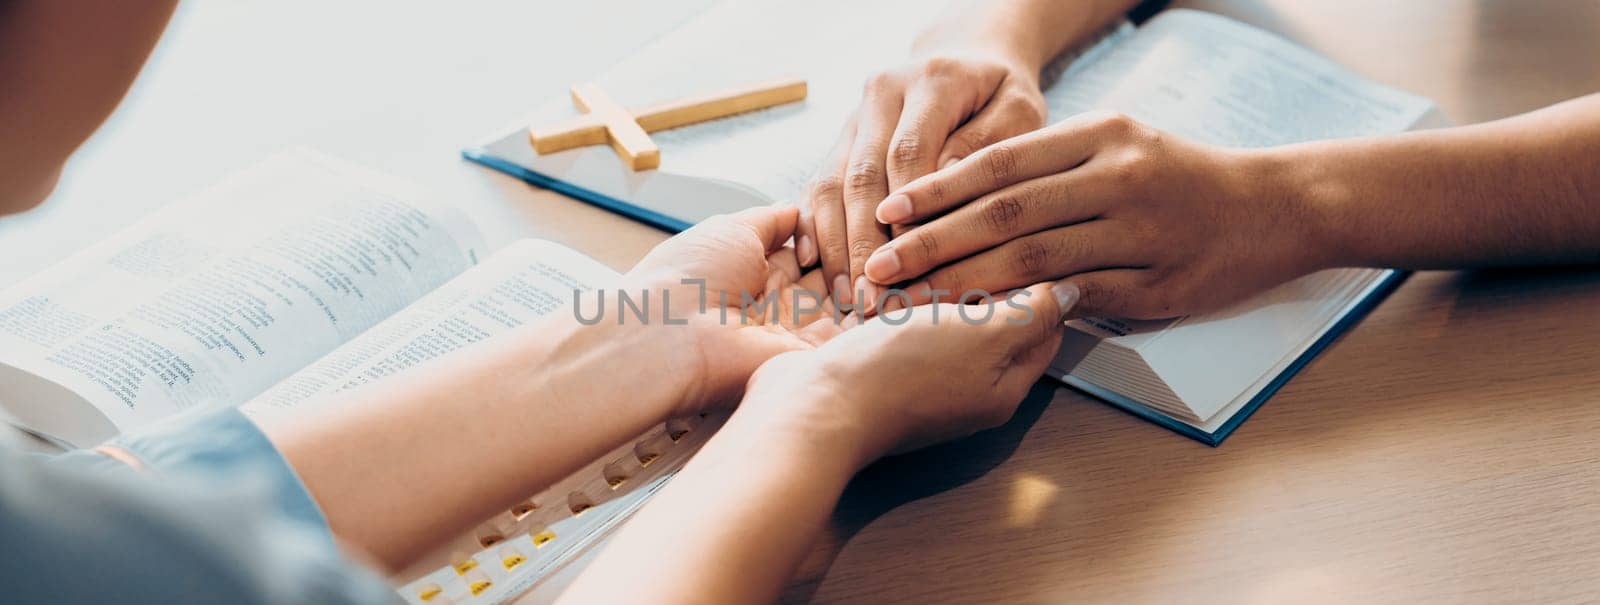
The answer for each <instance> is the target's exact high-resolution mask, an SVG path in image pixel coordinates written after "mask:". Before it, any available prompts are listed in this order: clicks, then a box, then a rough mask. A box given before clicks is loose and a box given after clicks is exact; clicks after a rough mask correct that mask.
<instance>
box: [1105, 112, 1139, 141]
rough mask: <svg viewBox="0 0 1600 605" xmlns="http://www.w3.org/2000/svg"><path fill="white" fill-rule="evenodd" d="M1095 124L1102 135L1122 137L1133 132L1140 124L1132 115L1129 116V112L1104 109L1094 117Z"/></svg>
mask: <svg viewBox="0 0 1600 605" xmlns="http://www.w3.org/2000/svg"><path fill="white" fill-rule="evenodd" d="M1094 124H1095V126H1096V129H1097V130H1099V131H1100V133H1101V134H1102V135H1105V136H1111V137H1122V136H1126V135H1129V134H1132V133H1133V131H1134V129H1135V128H1137V127H1138V125H1139V124H1138V122H1135V121H1134V119H1133V118H1132V117H1129V116H1128V114H1125V113H1122V112H1118V111H1102V112H1099V113H1097V114H1096V115H1095V117H1094Z"/></svg>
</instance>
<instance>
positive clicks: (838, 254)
mask: <svg viewBox="0 0 1600 605" xmlns="http://www.w3.org/2000/svg"><path fill="white" fill-rule="evenodd" d="M827 235H829V234H820V233H819V234H818V237H817V252H818V254H819V255H821V257H822V258H823V259H826V260H829V261H834V262H837V261H838V260H841V259H845V258H848V255H849V254H850V250H849V248H848V247H847V246H846V245H845V241H844V238H842V237H827Z"/></svg>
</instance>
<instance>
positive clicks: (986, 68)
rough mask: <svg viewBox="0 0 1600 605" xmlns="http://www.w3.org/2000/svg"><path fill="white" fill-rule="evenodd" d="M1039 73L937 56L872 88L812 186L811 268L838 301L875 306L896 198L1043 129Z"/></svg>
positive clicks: (967, 54) (807, 226)
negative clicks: (891, 197)
mask: <svg viewBox="0 0 1600 605" xmlns="http://www.w3.org/2000/svg"><path fill="white" fill-rule="evenodd" d="M1040 67H1041V66H1040V65H1037V64H1034V63H1032V62H1030V61H1029V60H1026V59H1021V58H1015V57H1014V56H1012V55H1011V54H1010V53H1008V52H1007V51H1004V50H1001V51H975V50H963V51H959V52H949V53H934V54H930V55H929V56H927V57H926V58H923V59H920V60H917V61H914V62H912V63H910V64H908V65H906V66H903V67H901V68H898V69H894V70H890V71H886V72H883V73H881V74H878V75H877V76H875V77H873V78H872V79H871V80H869V81H868V82H867V85H866V89H865V92H864V93H863V95H862V100H861V106H860V108H858V109H857V110H856V114H855V116H854V117H853V118H852V119H851V120H850V122H849V123H848V124H847V125H846V126H845V129H844V132H843V133H842V134H841V135H840V138H839V141H838V143H837V144H836V145H835V146H834V149H833V151H832V153H830V154H829V157H828V160H826V161H825V162H823V165H822V169H821V173H820V174H818V176H817V178H816V179H815V180H814V181H813V182H812V184H811V186H810V193H809V198H810V199H809V204H808V209H809V212H808V216H807V217H806V219H805V220H802V222H801V227H800V236H799V238H798V239H797V241H796V247H797V251H798V253H799V260H800V262H801V263H802V264H803V265H804V266H810V265H812V264H813V263H816V262H818V260H820V261H821V264H822V270H823V275H824V277H825V283H826V284H827V286H828V287H829V288H830V289H831V292H832V293H833V297H834V298H835V299H836V300H838V301H840V302H842V303H851V302H863V303H866V304H867V305H868V306H871V304H872V302H873V301H875V300H876V294H877V292H876V291H875V289H874V288H872V287H871V284H870V283H869V282H868V281H867V280H866V279H865V278H864V277H863V276H862V275H863V267H864V265H865V263H866V260H867V256H868V255H870V254H871V253H872V251H873V250H876V249H877V248H878V247H879V246H881V245H883V243H884V242H886V241H888V239H889V235H890V233H889V229H888V228H887V227H886V226H884V225H883V224H881V223H879V222H878V220H877V219H876V218H874V214H873V213H874V209H875V208H876V207H877V205H878V202H881V201H882V200H883V198H884V197H885V196H887V195H888V194H889V192H890V191H892V190H895V189H898V188H900V187H901V186H903V185H905V184H906V183H909V182H911V181H913V180H915V179H917V178H919V177H922V176H924V175H927V174H929V173H932V172H934V171H935V170H937V169H939V167H941V166H945V165H947V164H950V163H952V162H955V161H957V160H960V159H961V158H964V157H966V156H967V155H968V154H971V153H973V152H974V151H977V150H978V149H981V148H983V147H984V146H986V145H988V144H990V143H993V142H996V141H999V140H1002V139H1005V138H1007V137H1010V136H1013V135H1016V134H1021V133H1024V132H1028V131H1030V130H1033V129H1036V128H1038V127H1040V126H1043V125H1044V120H1045V113H1046V112H1045V104H1044V96H1043V95H1042V94H1041V93H1040V91H1039V70H1040ZM852 286H854V291H852ZM858 295H859V296H860V297H861V298H864V299H865V300H863V301H856V298H857V296H858Z"/></svg>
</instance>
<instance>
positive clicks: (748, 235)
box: [604, 207, 841, 413]
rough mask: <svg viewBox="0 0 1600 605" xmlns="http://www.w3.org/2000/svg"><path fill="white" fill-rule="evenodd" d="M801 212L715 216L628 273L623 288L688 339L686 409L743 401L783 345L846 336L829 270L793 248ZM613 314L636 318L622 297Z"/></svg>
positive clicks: (649, 314) (664, 330)
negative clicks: (803, 262)
mask: <svg viewBox="0 0 1600 605" xmlns="http://www.w3.org/2000/svg"><path fill="white" fill-rule="evenodd" d="M798 218H799V213H798V210H796V209H794V208H779V207H762V208H751V209H749V210H745V211H742V212H739V213H736V214H731V215H722V216H716V217H712V218H710V219H708V220H706V221H704V222H701V223H700V224H698V225H695V226H694V227H693V228H691V229H689V230H688V231H684V232H683V233H680V234H678V235H677V236H675V237H673V238H672V239H669V240H667V241H665V242H663V243H662V244H661V245H659V246H657V247H656V248H655V249H653V250H651V252H650V254H648V255H646V256H645V258H644V259H643V260H641V261H639V264H638V265H636V266H635V267H634V268H633V270H632V271H629V272H628V275H627V276H625V277H624V279H623V283H622V286H621V287H620V288H619V291H620V292H626V293H627V294H628V295H629V296H630V297H632V298H635V299H638V298H640V296H639V295H640V294H641V292H645V293H648V294H647V295H646V296H647V297H648V299H649V303H648V304H651V305H655V306H654V307H649V308H646V309H644V310H642V311H641V312H642V313H643V314H644V315H645V316H646V318H647V322H654V325H652V326H650V327H651V328H655V329H656V330H657V332H658V333H659V334H660V335H661V337H663V338H668V337H674V336H681V337H683V339H682V340H680V341H679V342H682V343H683V344H682V346H681V347H680V348H681V349H682V350H683V354H684V355H685V356H688V357H692V358H693V363H692V364H691V366H690V370H689V372H690V373H691V374H692V376H691V377H690V380H689V387H688V389H687V393H686V394H684V395H683V396H682V399H683V401H682V403H681V406H680V409H679V412H682V413H687V412H694V411H699V410H702V409H705V408H708V407H713V406H716V405H720V404H724V403H728V402H731V401H736V400H737V398H738V395H739V393H740V390H741V389H742V388H743V386H744V384H745V381H746V380H747V379H748V378H749V376H750V373H751V372H753V371H754V370H755V368H756V367H757V366H759V365H761V363H762V362H763V361H766V360H767V359H768V358H770V357H772V356H774V355H777V354H779V353H783V352H785V351H794V350H802V349H810V348H813V347H815V346H816V345H817V344H820V343H822V342H823V341H826V340H827V339H828V338H830V337H831V336H833V335H834V334H837V333H838V332H839V331H840V330H841V327H840V324H839V322H838V321H836V317H835V310H834V307H833V302H832V300H831V298H828V296H827V291H826V289H825V288H824V286H823V284H822V275H821V274H820V273H819V272H816V271H812V272H810V273H803V272H802V270H801V268H800V265H799V263H798V262H797V261H796V260H795V254H794V252H795V251H794V248H793V247H788V246H785V245H784V244H785V242H787V241H788V240H789V239H790V238H791V236H792V235H793V234H794V229H795V224H796V221H797V220H798ZM605 306H606V307H607V308H606V309H604V311H605V312H607V313H617V314H622V315H623V317H621V318H620V319H621V320H622V321H635V319H636V318H635V317H634V316H632V315H629V313H632V311H633V308H631V307H625V306H623V305H622V304H621V302H620V301H618V300H611V301H609V302H607V303H605Z"/></svg>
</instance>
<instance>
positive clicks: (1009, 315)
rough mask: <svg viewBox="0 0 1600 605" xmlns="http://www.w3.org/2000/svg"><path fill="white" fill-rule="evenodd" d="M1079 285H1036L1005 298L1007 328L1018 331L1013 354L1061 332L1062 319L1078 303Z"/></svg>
mask: <svg viewBox="0 0 1600 605" xmlns="http://www.w3.org/2000/svg"><path fill="white" fill-rule="evenodd" d="M1079 296H1080V294H1079V290H1078V286H1077V285H1075V284H1072V283H1070V282H1056V283H1042V284H1035V285H1033V286H1031V287H1029V288H1028V289H1026V290H1019V291H1017V292H1013V293H1012V294H1011V295H1010V296H1008V297H1006V300H1005V304H1006V313H1005V315H1006V317H1005V318H1004V322H1003V323H1004V324H1005V326H1006V329H1007V330H1020V331H1021V334H1020V335H1019V337H1020V338H1019V340H1017V341H1016V342H1015V343H1014V346H1015V348H1014V349H1013V352H1014V353H1022V352H1025V351H1029V350H1031V349H1033V348H1034V347H1037V346H1039V345H1041V344H1043V343H1046V342H1054V341H1055V339H1056V337H1058V336H1060V335H1061V322H1062V321H1065V319H1066V317H1067V316H1068V315H1069V314H1070V313H1071V312H1072V308H1073V307H1074V306H1075V305H1077V304H1078V298H1079Z"/></svg>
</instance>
